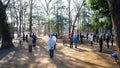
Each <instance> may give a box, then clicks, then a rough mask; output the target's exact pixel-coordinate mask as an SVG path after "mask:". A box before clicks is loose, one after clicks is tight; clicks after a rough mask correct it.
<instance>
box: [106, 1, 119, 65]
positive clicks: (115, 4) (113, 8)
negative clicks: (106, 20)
mask: <svg viewBox="0 0 120 68" xmlns="http://www.w3.org/2000/svg"><path fill="white" fill-rule="evenodd" d="M107 1H108V4H109V9H110V12H111V19H112V23H113V27H114V29H115V37H116V40H115V41H116V45H117V54H118V64H119V65H120V0H107Z"/></svg>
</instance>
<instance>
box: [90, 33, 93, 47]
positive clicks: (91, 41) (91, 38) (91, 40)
mask: <svg viewBox="0 0 120 68" xmlns="http://www.w3.org/2000/svg"><path fill="white" fill-rule="evenodd" d="M90 43H91V46H93V34H91V35H90Z"/></svg>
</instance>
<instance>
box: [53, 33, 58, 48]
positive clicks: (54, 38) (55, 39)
mask: <svg viewBox="0 0 120 68" xmlns="http://www.w3.org/2000/svg"><path fill="white" fill-rule="evenodd" d="M52 39H53V40H54V41H55V45H54V49H56V42H57V38H56V37H55V35H53V36H52Z"/></svg>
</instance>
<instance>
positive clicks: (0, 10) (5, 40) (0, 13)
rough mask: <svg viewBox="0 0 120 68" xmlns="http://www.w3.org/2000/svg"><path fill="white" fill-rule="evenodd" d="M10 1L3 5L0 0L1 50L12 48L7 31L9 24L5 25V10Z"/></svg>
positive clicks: (10, 38)
mask: <svg viewBox="0 0 120 68" xmlns="http://www.w3.org/2000/svg"><path fill="white" fill-rule="evenodd" d="M9 2H10V0H9V1H8V2H7V4H6V5H3V3H2V1H1V0H0V27H1V33H2V46H1V49H4V48H8V47H13V46H14V45H13V43H12V37H11V34H10V32H9V31H10V30H9V24H8V23H7V15H6V8H7V5H8V3H9Z"/></svg>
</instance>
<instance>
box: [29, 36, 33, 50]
mask: <svg viewBox="0 0 120 68" xmlns="http://www.w3.org/2000/svg"><path fill="white" fill-rule="evenodd" d="M28 45H29V47H28V50H29V52H32V46H33V38H32V35H30V38H29V39H28Z"/></svg>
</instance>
